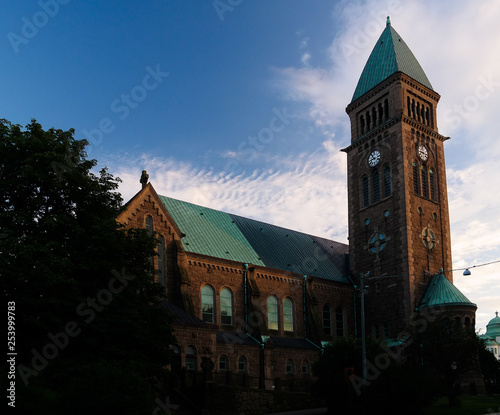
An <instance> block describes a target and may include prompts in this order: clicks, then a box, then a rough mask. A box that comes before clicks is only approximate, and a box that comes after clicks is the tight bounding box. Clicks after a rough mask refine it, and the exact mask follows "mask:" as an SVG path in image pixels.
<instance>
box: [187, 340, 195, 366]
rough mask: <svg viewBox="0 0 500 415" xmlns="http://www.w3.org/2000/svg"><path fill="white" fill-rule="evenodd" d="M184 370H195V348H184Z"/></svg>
mask: <svg viewBox="0 0 500 415" xmlns="http://www.w3.org/2000/svg"><path fill="white" fill-rule="evenodd" d="M186 369H187V370H196V347H194V346H187V347H186Z"/></svg>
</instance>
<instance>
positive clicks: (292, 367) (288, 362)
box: [286, 359, 295, 375]
mask: <svg viewBox="0 0 500 415" xmlns="http://www.w3.org/2000/svg"><path fill="white" fill-rule="evenodd" d="M286 373H287V374H288V375H290V374H292V373H295V364H294V363H293V360H292V359H287V360H286Z"/></svg>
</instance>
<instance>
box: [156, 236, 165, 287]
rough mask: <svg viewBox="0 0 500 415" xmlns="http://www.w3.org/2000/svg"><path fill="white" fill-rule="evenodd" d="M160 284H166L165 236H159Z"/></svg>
mask: <svg viewBox="0 0 500 415" xmlns="http://www.w3.org/2000/svg"><path fill="white" fill-rule="evenodd" d="M157 250H158V284H161V285H165V238H164V237H163V236H162V235H159V236H158V246H157Z"/></svg>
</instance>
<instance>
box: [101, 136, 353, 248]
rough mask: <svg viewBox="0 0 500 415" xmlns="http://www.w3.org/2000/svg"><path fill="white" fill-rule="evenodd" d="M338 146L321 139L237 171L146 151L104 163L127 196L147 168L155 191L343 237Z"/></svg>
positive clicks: (342, 178) (343, 193)
mask: <svg viewBox="0 0 500 415" xmlns="http://www.w3.org/2000/svg"><path fill="white" fill-rule="evenodd" d="M339 150H340V149H339V147H338V146H336V145H335V143H334V142H332V141H325V142H324V143H323V145H322V146H321V147H320V148H318V149H317V150H316V151H314V152H312V153H307V154H305V153H304V154H299V155H294V156H289V157H277V156H276V157H274V158H269V162H268V164H269V166H268V168H266V169H264V170H255V171H253V172H250V173H242V174H240V175H238V176H234V175H231V174H228V173H224V172H216V171H211V170H199V169H197V168H195V167H193V166H192V165H191V164H188V163H181V162H177V161H175V160H171V159H169V160H163V159H159V158H155V157H153V156H149V155H143V156H142V157H140V158H138V159H134V160H127V159H121V160H111V159H110V160H107V161H105V162H106V164H107V165H108V166H110V170H111V171H112V172H113V174H114V175H116V176H118V177H120V178H121V179H122V180H123V183H122V184H121V186H120V192H121V193H122V196H123V198H124V199H125V200H128V199H130V198H131V197H132V196H133V195H134V194H135V193H137V192H138V191H139V189H140V183H139V177H140V175H141V171H142V170H143V169H146V170H147V171H148V173H149V176H150V180H151V182H152V183H153V186H154V187H155V189H156V191H157V192H158V193H159V194H163V195H166V196H169V197H173V198H177V199H181V200H185V201H189V202H191V203H195V204H200V205H203V206H207V207H210V208H214V209H218V210H223V211H226V212H230V213H234V214H238V215H242V216H246V217H250V218H254V219H258V220H262V221H264V222H269V223H273V224H275V225H279V226H283V227H286V228H292V229H295V230H299V231H302V232H306V233H310V234H315V235H320V236H326V237H330V238H332V239H335V240H338V241H341V242H346V235H347V189H346V181H345V171H346V161H345V155H344V154H342V153H340V152H339Z"/></svg>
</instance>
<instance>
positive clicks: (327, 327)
mask: <svg viewBox="0 0 500 415" xmlns="http://www.w3.org/2000/svg"><path fill="white" fill-rule="evenodd" d="M323 334H326V335H327V336H331V335H332V310H331V308H330V306H329V305H328V304H325V305H324V306H323Z"/></svg>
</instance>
